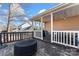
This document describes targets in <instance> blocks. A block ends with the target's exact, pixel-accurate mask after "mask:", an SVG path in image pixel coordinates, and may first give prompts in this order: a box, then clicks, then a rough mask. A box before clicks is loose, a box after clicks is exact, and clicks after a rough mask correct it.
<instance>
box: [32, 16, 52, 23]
mask: <svg viewBox="0 0 79 59" xmlns="http://www.w3.org/2000/svg"><path fill="white" fill-rule="evenodd" d="M50 17H51V16H50V15H47V16H44V17H43V22H49V21H50V20H51V18H50ZM33 21H39V22H41V18H39V19H34V20H33Z"/></svg>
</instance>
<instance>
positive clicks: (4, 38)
mask: <svg viewBox="0 0 79 59" xmlns="http://www.w3.org/2000/svg"><path fill="white" fill-rule="evenodd" d="M3 35H4V38H3V39H4V43H5V33H3Z"/></svg>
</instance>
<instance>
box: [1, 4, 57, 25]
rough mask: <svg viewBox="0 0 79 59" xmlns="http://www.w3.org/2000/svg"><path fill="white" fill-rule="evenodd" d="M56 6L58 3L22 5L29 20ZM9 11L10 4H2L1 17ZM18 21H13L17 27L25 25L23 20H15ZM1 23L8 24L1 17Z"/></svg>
mask: <svg viewBox="0 0 79 59" xmlns="http://www.w3.org/2000/svg"><path fill="white" fill-rule="evenodd" d="M56 5H58V3H21V4H20V6H21V9H20V10H22V11H23V12H24V13H25V15H26V16H27V17H28V18H32V17H33V16H35V15H37V14H39V13H42V12H44V11H46V10H48V9H50V8H53V7H55V6H56ZM8 9H9V4H8V3H4V4H0V14H1V15H4V14H5V15H6V14H7V11H8ZM15 19H16V20H15V21H13V22H14V23H15V24H16V25H20V24H22V23H23V21H22V20H21V19H23V18H21V17H20V18H15ZM0 22H3V23H6V22H7V20H6V19H5V18H4V17H2V16H0Z"/></svg>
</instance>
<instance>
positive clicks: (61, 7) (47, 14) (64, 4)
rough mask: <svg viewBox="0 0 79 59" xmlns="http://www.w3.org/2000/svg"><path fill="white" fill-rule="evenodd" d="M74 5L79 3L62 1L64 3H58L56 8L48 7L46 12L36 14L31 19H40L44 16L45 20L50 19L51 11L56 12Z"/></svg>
mask: <svg viewBox="0 0 79 59" xmlns="http://www.w3.org/2000/svg"><path fill="white" fill-rule="evenodd" d="M74 5H78V4H74V3H62V4H58V5H56V6H55V7H54V8H51V9H48V10H46V11H45V12H42V13H40V14H38V15H35V16H33V17H32V18H31V20H33V21H40V18H41V17H43V18H44V19H45V20H44V19H43V21H49V20H48V19H49V18H50V15H51V14H50V13H55V12H58V11H60V10H64V9H66V8H69V7H71V6H74Z"/></svg>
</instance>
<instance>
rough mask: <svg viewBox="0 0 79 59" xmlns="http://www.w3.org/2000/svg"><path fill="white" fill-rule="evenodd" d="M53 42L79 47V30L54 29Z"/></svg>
mask: <svg viewBox="0 0 79 59" xmlns="http://www.w3.org/2000/svg"><path fill="white" fill-rule="evenodd" d="M51 43H58V44H62V45H65V46H71V47H75V48H78V46H79V31H54V32H52V38H51Z"/></svg>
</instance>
